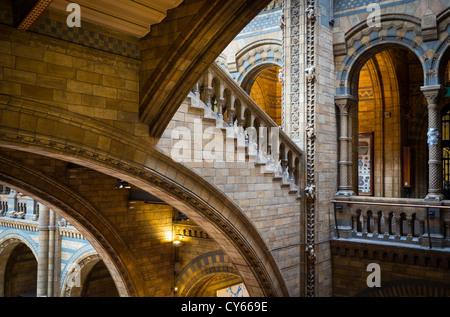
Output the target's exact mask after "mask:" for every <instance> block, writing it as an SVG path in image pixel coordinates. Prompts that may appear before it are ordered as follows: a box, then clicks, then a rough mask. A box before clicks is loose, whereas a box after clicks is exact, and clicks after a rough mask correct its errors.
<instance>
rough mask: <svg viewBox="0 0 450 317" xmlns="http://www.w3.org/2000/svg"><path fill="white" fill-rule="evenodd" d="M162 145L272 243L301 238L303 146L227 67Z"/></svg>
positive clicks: (205, 80)
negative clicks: (297, 225) (295, 226)
mask: <svg viewBox="0 0 450 317" xmlns="http://www.w3.org/2000/svg"><path fill="white" fill-rule="evenodd" d="M257 132H258V133H257ZM157 147H158V148H159V149H160V150H161V151H162V152H164V153H165V154H167V155H168V156H170V157H172V159H174V160H175V161H179V162H181V163H182V164H184V165H186V166H188V167H190V168H191V169H193V170H194V171H196V172H197V173H198V174H200V175H202V176H203V177H204V178H205V179H206V180H207V181H208V182H210V183H212V184H214V185H215V186H216V187H218V188H219V189H221V190H222V191H223V192H224V193H225V194H226V195H228V196H229V197H230V198H231V199H232V200H233V201H234V202H235V203H237V205H239V207H240V208H241V209H242V210H243V211H244V212H245V213H246V215H247V216H248V217H249V218H251V219H252V221H253V222H254V223H255V224H256V226H257V227H259V228H260V229H261V230H263V231H265V232H261V233H262V235H263V236H266V238H267V241H272V242H273V245H271V247H275V248H276V247H281V246H285V245H288V244H289V243H296V242H298V241H296V240H295V236H296V237H297V239H298V233H297V234H294V232H291V231H292V229H287V228H288V227H289V225H291V224H292V223H294V222H297V223H299V222H300V201H299V200H300V199H301V196H302V194H301V189H300V188H302V186H301V182H300V177H299V175H300V166H301V164H300V162H301V156H302V154H301V151H300V149H299V148H298V147H297V145H296V144H295V143H294V142H293V141H292V140H291V139H290V138H289V137H288V136H287V135H286V134H285V133H284V132H283V131H282V130H281V129H279V127H278V126H277V124H276V123H275V122H274V121H273V120H272V119H271V118H270V117H269V116H268V115H267V114H266V113H265V112H264V111H263V110H262V109H261V108H260V107H259V106H258V105H257V104H256V103H255V102H254V101H253V100H252V99H251V98H250V97H249V96H248V94H247V93H246V92H245V91H244V90H242V89H241V88H240V87H239V86H238V85H237V83H236V82H234V80H233V79H232V78H231V77H230V76H229V75H228V74H227V73H226V72H225V71H223V70H222V69H221V68H220V67H219V66H217V65H215V64H214V65H212V66H211V68H210V69H209V70H208V71H207V73H205V74H204V76H202V79H201V80H200V81H199V83H198V84H197V85H196V86H195V87H194V89H193V90H192V92H190V94H189V95H188V97H187V98H186V100H185V102H184V103H183V104H182V105H181V106H180V108H179V110H178V111H177V113H176V114H175V116H174V117H173V119H172V121H171V122H170V123H169V125H168V127H167V128H166V130H165V132H164V134H163V135H162V137H161V138H160V140H159V141H158V144H157ZM211 153H212V154H213V155H210V154H211ZM205 154H207V155H205ZM270 221H272V222H273V226H271V225H267V222H270ZM283 226H285V227H286V230H285V232H284V231H283V230H281V232H282V233H281V234H280V230H279V228H280V227H283ZM275 227H276V228H277V230H276V232H277V236H276V238H275V230H273V232H271V228H272V229H274V228H275ZM298 230H299V228H298Z"/></svg>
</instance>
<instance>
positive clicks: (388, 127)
mask: <svg viewBox="0 0 450 317" xmlns="http://www.w3.org/2000/svg"><path fill="white" fill-rule="evenodd" d="M358 85H359V86H358V97H359V98H358V99H359V101H358V112H357V115H356V119H357V124H356V125H355V126H354V127H353V129H355V128H356V129H357V131H358V138H356V139H357V140H354V142H356V141H357V142H358V143H356V144H355V145H356V148H357V151H354V152H353V161H354V162H357V164H356V166H354V168H355V169H356V171H355V172H354V173H353V175H354V177H355V176H356V178H357V179H354V184H356V186H355V187H357V188H355V189H354V190H355V192H356V193H358V195H360V196H377V197H396V198H399V197H407V198H423V197H425V196H426V194H427V184H428V181H427V170H426V169H424V168H419V167H421V166H427V143H426V142H427V140H426V135H427V133H426V128H427V108H426V100H425V98H424V96H423V93H422V92H421V90H420V87H421V86H423V70H422V65H421V63H420V61H419V60H418V58H417V57H416V56H415V55H414V53H413V52H411V51H409V50H407V49H405V48H402V47H389V48H387V49H385V50H383V51H379V52H378V53H376V54H374V55H373V56H372V57H370V58H369V59H368V60H367V62H366V63H365V64H364V66H363V67H362V68H361V71H360V73H359V82H358ZM355 132H356V131H355ZM354 135H355V134H354Z"/></svg>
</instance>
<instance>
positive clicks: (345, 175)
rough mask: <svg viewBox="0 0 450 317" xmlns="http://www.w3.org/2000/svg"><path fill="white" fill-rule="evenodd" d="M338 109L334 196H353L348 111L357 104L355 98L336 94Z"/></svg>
mask: <svg viewBox="0 0 450 317" xmlns="http://www.w3.org/2000/svg"><path fill="white" fill-rule="evenodd" d="M335 103H336V106H337V107H338V109H339V126H340V128H339V149H340V153H339V191H338V193H337V194H336V196H341V197H342V196H344V197H345V196H353V195H355V192H354V191H353V184H352V183H353V159H352V156H353V154H352V141H353V129H352V117H351V116H350V113H351V111H352V108H353V107H356V105H357V98H355V97H354V96H350V95H345V96H336V98H335Z"/></svg>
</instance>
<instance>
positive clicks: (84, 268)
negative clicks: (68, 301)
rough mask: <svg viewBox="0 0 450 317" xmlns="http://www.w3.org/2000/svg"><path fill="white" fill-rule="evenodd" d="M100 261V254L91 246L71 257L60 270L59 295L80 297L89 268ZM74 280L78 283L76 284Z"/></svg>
mask: <svg viewBox="0 0 450 317" xmlns="http://www.w3.org/2000/svg"><path fill="white" fill-rule="evenodd" d="M100 261H101V258H100V255H99V254H98V253H97V252H96V251H95V250H93V249H92V248H89V249H88V250H85V252H84V253H83V254H81V255H77V256H76V258H75V259H72V258H71V259H70V260H69V263H67V264H66V265H65V267H64V270H63V272H62V273H63V274H62V278H61V288H60V289H61V297H80V295H81V290H82V288H81V286H82V285H83V284H84V281H85V280H86V277H87V276H88V275H89V272H90V271H91V269H92V268H93V267H94V266H95V265H96V264H97V263H98V262H100ZM77 274H79V275H77ZM76 282H79V283H80V284H79V285H77V283H76Z"/></svg>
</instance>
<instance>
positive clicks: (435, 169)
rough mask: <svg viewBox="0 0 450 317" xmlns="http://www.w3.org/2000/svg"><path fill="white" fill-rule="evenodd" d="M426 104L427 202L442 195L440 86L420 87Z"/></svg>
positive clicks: (442, 196)
mask: <svg viewBox="0 0 450 317" xmlns="http://www.w3.org/2000/svg"><path fill="white" fill-rule="evenodd" d="M421 90H422V92H423V94H424V95H425V98H426V99H427V102H428V153H429V161H428V167H429V168H428V170H429V171H428V173H429V174H428V176H429V177H428V179H429V180H428V182H429V183H428V195H427V197H426V198H425V200H427V201H441V200H443V199H444V195H443V194H442V187H443V186H442V149H441V137H442V132H441V131H442V126H441V111H440V110H441V105H440V101H441V97H442V95H443V87H442V86H441V85H436V86H425V87H421Z"/></svg>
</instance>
